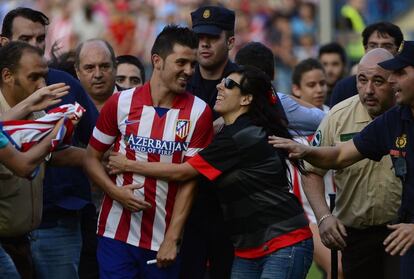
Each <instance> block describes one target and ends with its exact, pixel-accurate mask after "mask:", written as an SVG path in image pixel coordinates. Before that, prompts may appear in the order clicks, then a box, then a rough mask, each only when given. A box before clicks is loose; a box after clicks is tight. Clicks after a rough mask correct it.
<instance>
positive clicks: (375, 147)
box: [353, 105, 414, 216]
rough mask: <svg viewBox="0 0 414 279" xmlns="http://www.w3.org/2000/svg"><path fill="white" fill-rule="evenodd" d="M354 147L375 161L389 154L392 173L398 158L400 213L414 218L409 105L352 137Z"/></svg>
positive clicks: (413, 122)
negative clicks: (401, 170) (403, 171)
mask: <svg viewBox="0 0 414 279" xmlns="http://www.w3.org/2000/svg"><path fill="white" fill-rule="evenodd" d="M353 140H354V144H355V146H356V148H357V149H358V151H359V153H361V154H362V155H363V156H365V157H367V158H369V159H372V160H375V161H379V160H380V159H381V158H382V156H385V155H387V154H389V155H391V159H392V162H393V166H394V167H393V171H395V168H396V163H397V161H400V160H399V158H400V159H402V160H404V161H405V163H406V174H405V175H404V178H403V180H402V184H403V192H402V200H401V209H400V214H403V215H405V214H409V215H410V216H414V146H413V140H414V117H413V114H412V112H411V109H410V107H409V106H406V105H402V106H395V107H394V108H392V109H390V110H388V111H387V112H385V113H383V114H382V115H380V116H379V117H377V118H376V119H375V120H374V121H373V122H371V123H370V124H369V125H368V126H367V127H366V128H365V129H364V130H362V131H361V133H359V134H357V135H356V136H355V137H354V139H353Z"/></svg>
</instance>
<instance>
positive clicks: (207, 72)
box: [181, 6, 237, 279]
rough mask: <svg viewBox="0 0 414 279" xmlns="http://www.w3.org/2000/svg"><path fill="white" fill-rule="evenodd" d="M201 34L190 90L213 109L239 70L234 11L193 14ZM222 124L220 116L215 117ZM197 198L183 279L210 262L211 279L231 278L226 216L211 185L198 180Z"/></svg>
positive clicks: (185, 245) (186, 235)
mask: <svg viewBox="0 0 414 279" xmlns="http://www.w3.org/2000/svg"><path fill="white" fill-rule="evenodd" d="M191 20H192V28H193V31H194V32H195V33H196V34H197V35H198V38H199V44H198V50H197V62H198V63H197V65H196V67H195V72H194V74H193V76H192V78H191V80H190V83H189V85H188V87H187V89H188V90H189V91H190V92H192V93H193V94H194V95H196V96H198V97H199V98H201V99H202V100H203V101H205V102H206V103H207V104H208V105H209V106H210V107H211V108H213V107H214V104H215V102H216V98H217V88H216V86H217V84H219V83H220V82H221V80H222V78H223V77H226V76H228V75H229V74H230V73H231V72H233V71H235V70H236V69H237V65H236V64H235V63H233V62H232V61H230V59H229V51H230V50H231V49H232V48H233V46H234V40H235V38H234V21H235V14H234V12H233V11H231V10H228V9H226V8H223V7H218V6H206V7H201V8H199V9H197V10H195V11H194V12H192V13H191ZM214 118H215V120H216V122H215V123H216V124H217V125H218V126H219V125H220V122H221V121H220V119H219V120H217V118H218V114H215V115H214ZM198 185H199V191H198V196H197V198H196V199H195V201H194V206H193V209H192V212H191V214H190V216H189V219H188V221H187V225H186V228H185V230H184V237H183V245H182V248H181V253H182V268H181V278H196V279H197V278H204V272H205V268H206V263H207V261H208V262H209V264H210V265H209V267H210V276H211V278H230V272H231V266H232V262H233V254H234V251H233V245H232V243H231V241H230V240H229V238H228V237H227V236H226V234H225V232H224V230H223V217H222V213H221V209H220V206H219V202H218V199H217V197H216V194H215V192H214V190H213V188H214V187H212V185H211V183H210V182H208V181H207V180H206V179H199V182H198Z"/></svg>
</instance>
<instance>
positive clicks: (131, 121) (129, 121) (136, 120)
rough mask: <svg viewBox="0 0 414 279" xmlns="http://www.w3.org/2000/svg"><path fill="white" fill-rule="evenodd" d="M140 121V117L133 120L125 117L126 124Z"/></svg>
mask: <svg viewBox="0 0 414 279" xmlns="http://www.w3.org/2000/svg"><path fill="white" fill-rule="evenodd" d="M139 121H140V120H139V119H133V120H129V119H125V121H124V123H125V125H132V124H135V123H139Z"/></svg>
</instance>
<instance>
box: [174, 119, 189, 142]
mask: <svg viewBox="0 0 414 279" xmlns="http://www.w3.org/2000/svg"><path fill="white" fill-rule="evenodd" d="M188 132H190V120H186V119H178V120H177V122H176V123H175V134H176V136H177V137H179V138H180V139H183V138H185V137H186V136H187V135H188Z"/></svg>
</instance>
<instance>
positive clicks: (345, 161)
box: [269, 136, 364, 169]
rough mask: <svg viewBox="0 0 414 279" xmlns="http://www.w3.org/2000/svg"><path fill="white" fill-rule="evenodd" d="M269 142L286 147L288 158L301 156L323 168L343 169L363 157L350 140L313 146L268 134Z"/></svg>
mask: <svg viewBox="0 0 414 279" xmlns="http://www.w3.org/2000/svg"><path fill="white" fill-rule="evenodd" d="M269 143H270V144H273V146H274V147H276V148H281V149H286V150H287V151H288V152H289V158H299V159H301V158H302V159H304V160H306V161H308V162H309V163H311V164H312V165H314V166H316V167H319V168H324V169H343V168H345V167H348V166H350V165H352V164H354V163H356V162H358V161H360V160H362V159H364V157H363V156H362V154H361V153H359V152H358V150H357V148H356V147H355V144H354V142H353V141H352V140H349V141H347V142H345V143H343V144H339V145H336V146H329V147H314V146H308V145H304V144H300V143H297V142H295V141H293V140H290V139H286V138H280V137H276V136H270V137H269Z"/></svg>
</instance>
